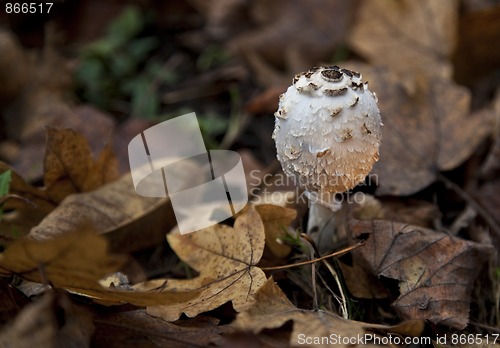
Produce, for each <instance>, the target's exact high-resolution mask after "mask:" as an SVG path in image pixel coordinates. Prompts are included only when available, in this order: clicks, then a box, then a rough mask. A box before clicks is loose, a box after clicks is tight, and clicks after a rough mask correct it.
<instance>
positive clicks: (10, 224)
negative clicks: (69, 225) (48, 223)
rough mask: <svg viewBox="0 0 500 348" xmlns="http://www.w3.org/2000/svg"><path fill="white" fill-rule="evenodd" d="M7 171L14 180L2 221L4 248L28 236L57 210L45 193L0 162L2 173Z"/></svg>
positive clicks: (0, 233)
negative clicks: (32, 229)
mask: <svg viewBox="0 0 500 348" xmlns="http://www.w3.org/2000/svg"><path fill="white" fill-rule="evenodd" d="M7 170H11V171H12V174H11V177H12V180H11V182H10V186H9V195H10V197H11V198H8V199H6V201H5V202H4V205H3V209H4V213H3V215H2V218H1V219H0V239H1V243H0V244H1V245H2V246H3V247H6V246H8V245H9V244H10V243H11V242H12V241H13V240H15V239H16V238H19V237H22V236H24V235H26V234H28V232H29V231H30V229H31V228H32V227H33V226H36V225H37V224H39V223H40V221H41V220H42V219H43V218H45V216H47V214H49V213H50V212H51V211H52V210H53V209H54V208H55V206H54V204H53V203H52V202H51V201H50V200H49V198H48V197H47V193H46V192H45V191H43V190H40V189H38V188H36V187H34V186H32V185H30V184H28V183H26V182H25V181H24V180H23V178H21V176H20V175H18V174H17V173H16V172H15V171H14V170H13V169H12V168H11V167H9V166H8V165H6V164H5V163H3V162H0V173H3V172H5V171H7Z"/></svg>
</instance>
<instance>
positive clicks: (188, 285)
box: [140, 207, 266, 321]
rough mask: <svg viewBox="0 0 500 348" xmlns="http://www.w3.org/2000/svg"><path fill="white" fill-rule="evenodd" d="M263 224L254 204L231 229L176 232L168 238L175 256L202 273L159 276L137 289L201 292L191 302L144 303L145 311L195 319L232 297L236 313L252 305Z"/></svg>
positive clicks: (260, 276)
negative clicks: (175, 277) (189, 276)
mask: <svg viewBox="0 0 500 348" xmlns="http://www.w3.org/2000/svg"><path fill="white" fill-rule="evenodd" d="M264 238H265V235H264V226H263V224H262V221H261V219H260V217H259V214H258V213H257V212H256V211H255V209H254V208H253V207H252V208H250V209H248V211H247V212H246V213H244V214H242V215H240V216H239V217H238V218H237V219H236V221H235V223H234V227H233V228H231V227H229V226H226V225H221V224H219V225H214V226H211V227H208V228H206V229H203V230H200V231H197V232H194V233H190V234H187V235H180V234H177V233H171V234H169V235H168V236H167V240H168V242H169V243H170V246H171V247H172V249H173V250H174V251H175V253H176V254H177V256H179V257H180V258H181V260H183V261H184V262H186V263H187V264H188V265H189V266H191V267H192V268H194V269H195V270H197V271H198V272H200V274H199V276H198V277H196V278H193V279H189V280H168V282H167V283H166V285H165V284H163V283H165V280H161V279H160V280H157V281H153V282H149V283H145V284H143V285H141V287H140V288H147V289H151V288H157V287H159V286H162V285H165V286H164V287H163V289H165V290H171V289H177V290H201V292H200V294H199V295H198V296H197V297H195V298H193V299H191V300H189V301H184V302H180V303H177V304H174V305H171V306H156V307H148V309H147V311H148V313H149V314H151V315H154V316H158V317H161V318H163V319H165V320H168V321H174V320H177V319H178V318H179V316H180V315H181V313H185V314H186V315H187V316H188V317H194V316H196V315H198V314H200V313H202V312H206V311H209V310H212V309H214V308H217V307H219V306H221V305H222V304H224V303H226V302H228V301H232V303H233V307H234V309H235V310H236V311H241V310H244V309H245V308H247V307H248V306H249V305H251V304H252V303H253V294H255V292H256V291H257V290H258V289H259V288H260V287H261V286H262V284H264V282H265V281H266V276H265V274H264V272H263V271H262V270H261V269H260V268H258V267H256V266H255V265H256V264H257V263H258V262H259V260H260V258H261V257H262V253H263V251H264Z"/></svg>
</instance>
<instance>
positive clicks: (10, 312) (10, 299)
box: [0, 278, 30, 326]
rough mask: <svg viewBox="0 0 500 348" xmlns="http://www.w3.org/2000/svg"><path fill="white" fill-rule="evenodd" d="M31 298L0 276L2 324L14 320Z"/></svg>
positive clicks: (0, 315)
mask: <svg viewBox="0 0 500 348" xmlns="http://www.w3.org/2000/svg"><path fill="white" fill-rule="evenodd" d="M28 303H30V300H29V299H28V297H27V296H26V295H25V294H24V293H22V292H21V291H19V289H17V288H16V287H14V286H13V285H11V284H9V283H8V282H7V280H6V279H2V278H0V326H4V325H5V324H6V323H7V322H8V321H10V320H12V318H13V317H15V316H16V315H17V314H18V313H19V311H20V310H21V309H22V308H23V307H24V306H25V305H27V304H28Z"/></svg>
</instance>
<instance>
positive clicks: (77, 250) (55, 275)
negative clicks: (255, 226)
mask: <svg viewBox="0 0 500 348" xmlns="http://www.w3.org/2000/svg"><path fill="white" fill-rule="evenodd" d="M125 261H126V258H125V257H124V256H120V255H113V254H110V253H109V252H108V242H107V241H106V239H104V237H102V236H99V235H97V234H96V233H95V232H94V231H92V230H90V229H88V228H83V229H82V228H79V229H78V230H76V231H72V233H66V234H64V235H61V236H56V237H54V236H53V238H51V239H47V240H42V241H40V240H35V239H32V238H22V239H19V240H16V241H15V242H14V243H12V244H11V245H10V246H9V248H8V249H7V250H6V251H5V252H4V253H2V254H0V275H4V276H8V275H14V274H15V275H18V276H19V277H21V278H23V279H27V280H30V281H34V282H38V283H42V282H43V280H44V279H46V280H47V281H49V282H50V283H51V284H52V285H53V286H54V287H56V288H63V289H66V290H68V291H71V292H73V293H76V294H79V295H84V296H87V297H91V298H93V299H95V300H97V301H98V302H101V303H105V304H120V303H124V302H127V303H131V304H134V305H137V306H148V305H158V304H172V303H177V302H180V301H187V300H189V299H190V298H192V297H194V296H196V295H197V292H196V291H192V292H188V291H184V292H182V291H164V292H161V293H159V292H150V291H144V292H141V291H132V290H130V291H126V290H119V289H113V288H104V287H102V286H101V285H99V283H98V281H99V280H100V279H101V278H103V277H104V276H106V275H108V274H111V273H113V272H115V271H117V270H118V269H119V268H120V267H121V266H123V265H124V263H125Z"/></svg>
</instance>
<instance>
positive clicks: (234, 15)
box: [191, 0, 354, 86]
mask: <svg viewBox="0 0 500 348" xmlns="http://www.w3.org/2000/svg"><path fill="white" fill-rule="evenodd" d="M191 3H192V4H193V5H194V6H195V7H196V8H197V9H198V10H199V11H200V12H201V13H202V14H203V15H204V16H205V18H206V23H207V25H206V28H205V33H204V39H202V41H201V42H206V40H207V39H206V37H207V36H208V37H210V38H212V39H215V40H217V41H220V40H224V43H225V44H226V46H227V48H228V50H229V51H231V52H233V53H236V54H238V55H240V56H241V57H243V58H244V59H246V60H247V63H248V65H250V67H251V69H252V70H253V73H254V78H255V80H257V81H258V82H259V83H261V84H263V85H264V86H272V85H273V84H280V83H288V82H289V80H290V78H289V77H286V78H285V77H284V76H283V75H281V74H280V73H279V72H278V70H277V69H276V68H277V67H279V68H283V67H285V68H286V69H287V70H288V71H291V72H292V73H293V74H295V73H297V72H299V71H305V70H307V69H309V68H310V67H311V66H314V65H317V64H318V63H319V62H321V61H325V60H328V59H331V56H332V54H333V52H334V51H335V50H336V49H339V46H341V44H342V43H343V40H344V37H345V36H346V34H347V31H348V29H349V27H350V25H351V22H352V19H353V13H354V4H353V3H351V2H343V1H328V0H320V1H315V2H313V3H302V2H297V3H290V2H289V1H285V0H277V1H273V2H271V3H270V2H268V1H251V2H242V1H238V0H236V1H235V0H224V1H221V0H217V1H198V0H196V1H192V2H191ZM311 23H314V25H311ZM297 28H300V29H299V30H297ZM198 41H199V40H198ZM341 49H342V48H340V49H339V50H341ZM270 71H274V72H271V73H270ZM275 76H276V77H275ZM274 77H275V78H274Z"/></svg>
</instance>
